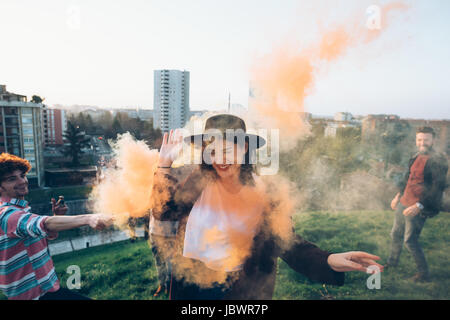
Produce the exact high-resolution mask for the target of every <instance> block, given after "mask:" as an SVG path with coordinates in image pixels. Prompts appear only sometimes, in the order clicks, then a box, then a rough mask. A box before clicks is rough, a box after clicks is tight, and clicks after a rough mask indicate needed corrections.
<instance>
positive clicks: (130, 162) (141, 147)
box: [91, 133, 159, 226]
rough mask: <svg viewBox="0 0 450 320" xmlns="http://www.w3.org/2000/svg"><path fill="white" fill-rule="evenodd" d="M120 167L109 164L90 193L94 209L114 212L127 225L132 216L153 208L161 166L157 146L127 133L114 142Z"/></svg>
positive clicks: (109, 212) (112, 213)
mask: <svg viewBox="0 0 450 320" xmlns="http://www.w3.org/2000/svg"><path fill="white" fill-rule="evenodd" d="M114 151H115V153H116V156H115V160H116V162H117V168H110V169H109V170H107V172H106V174H105V179H104V180H103V181H101V182H100V183H99V185H97V186H96V187H95V189H94V191H93V192H92V194H91V198H92V199H93V200H94V211H95V212H97V213H105V214H111V215H113V216H114V217H115V220H116V224H118V225H119V226H120V225H125V224H126V222H127V220H128V218H129V217H142V216H144V215H145V214H146V213H147V212H148V210H149V209H150V208H151V192H152V186H153V177H154V172H155V170H156V168H157V166H158V159H159V154H158V151H157V150H150V149H149V148H148V146H147V145H146V144H145V142H143V141H136V140H134V139H133V137H132V136H131V135H130V134H129V133H126V134H124V135H121V136H119V138H118V140H117V143H116V144H115V145H114Z"/></svg>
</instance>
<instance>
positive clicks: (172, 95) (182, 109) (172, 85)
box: [153, 70, 190, 132]
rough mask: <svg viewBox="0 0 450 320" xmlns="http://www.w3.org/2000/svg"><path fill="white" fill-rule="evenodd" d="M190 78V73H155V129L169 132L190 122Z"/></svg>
mask: <svg viewBox="0 0 450 320" xmlns="http://www.w3.org/2000/svg"><path fill="white" fill-rule="evenodd" d="M189 77H190V75H189V71H180V70H155V71H154V97H153V109H154V112H153V128H154V129H161V131H162V132H168V131H169V130H171V129H176V128H183V127H184V125H185V124H186V122H187V121H188V120H189V115H190V112H189Z"/></svg>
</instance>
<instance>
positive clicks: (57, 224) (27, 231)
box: [0, 153, 112, 300]
mask: <svg viewBox="0 0 450 320" xmlns="http://www.w3.org/2000/svg"><path fill="white" fill-rule="evenodd" d="M30 169H31V166H30V164H29V162H28V161H27V160H25V159H22V158H19V157H17V156H14V155H11V154H7V153H2V154H1V155H0V194H1V203H0V289H1V290H2V291H3V293H4V294H5V295H6V296H7V297H8V299H16V300H29V299H42V300H46V299H51V300H54V299H68V300H71V299H82V298H85V297H82V296H80V295H77V294H76V293H73V292H71V291H70V290H67V289H63V288H60V285H59V281H58V277H57V276H56V273H55V269H54V266H53V261H52V259H51V257H50V254H49V251H48V243H47V238H50V239H52V238H56V237H57V232H59V231H63V230H69V229H73V228H78V227H81V226H84V225H89V226H90V227H92V228H95V229H103V228H104V227H106V226H108V225H110V224H111V223H112V220H111V218H109V217H107V216H104V215H100V214H89V215H78V216H62V215H64V214H65V213H66V211H67V206H65V205H63V206H55V202H54V201H52V210H53V213H54V214H55V215H54V216H40V215H36V214H33V213H31V212H30V207H29V206H28V203H27V201H25V200H24V197H25V195H27V194H28V180H27V177H26V175H27V173H28V171H29V170H30Z"/></svg>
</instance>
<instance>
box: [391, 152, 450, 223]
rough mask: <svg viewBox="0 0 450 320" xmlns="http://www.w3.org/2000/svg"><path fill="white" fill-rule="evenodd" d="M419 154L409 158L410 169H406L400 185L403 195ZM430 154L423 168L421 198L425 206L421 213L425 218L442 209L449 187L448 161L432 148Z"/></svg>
mask: <svg viewBox="0 0 450 320" xmlns="http://www.w3.org/2000/svg"><path fill="white" fill-rule="evenodd" d="M418 155H419V153H416V154H415V155H414V156H412V158H411V159H409V165H408V170H407V171H406V173H405V176H404V178H403V180H402V181H401V182H400V183H399V185H398V188H399V192H400V194H401V195H403V192H404V191H405V188H406V185H407V183H408V180H409V175H410V172H411V166H412V165H413V164H414V161H416V159H417V156H418ZM428 155H429V158H428V160H427V162H426V164H425V167H424V170H423V175H424V188H423V193H422V196H421V197H420V200H419V202H420V203H421V204H422V205H423V206H424V209H423V210H421V213H420V215H421V216H422V217H425V218H431V217H434V216H435V215H437V214H438V213H439V211H440V210H441V205H442V195H443V193H444V190H445V188H446V187H447V171H448V163H447V159H446V157H445V156H444V155H442V154H440V153H437V152H436V151H434V150H431V151H430V152H429V153H428Z"/></svg>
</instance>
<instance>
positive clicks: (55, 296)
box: [39, 288, 91, 300]
mask: <svg viewBox="0 0 450 320" xmlns="http://www.w3.org/2000/svg"><path fill="white" fill-rule="evenodd" d="M39 300H91V299H90V298H88V297H85V296H82V295H81V294H78V293H76V292H75V291H72V290H69V289H66V288H60V289H59V290H58V291H56V292H47V293H46V294H44V295H43V296H42V297H41V298H40V299H39Z"/></svg>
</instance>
